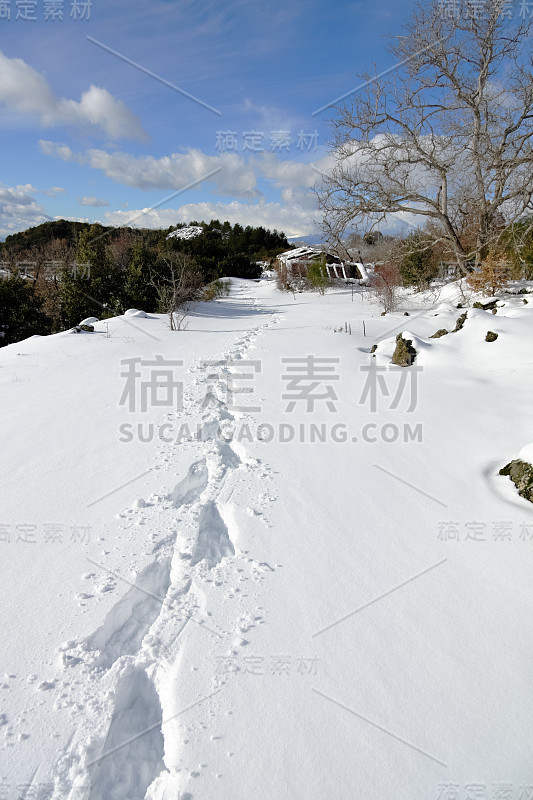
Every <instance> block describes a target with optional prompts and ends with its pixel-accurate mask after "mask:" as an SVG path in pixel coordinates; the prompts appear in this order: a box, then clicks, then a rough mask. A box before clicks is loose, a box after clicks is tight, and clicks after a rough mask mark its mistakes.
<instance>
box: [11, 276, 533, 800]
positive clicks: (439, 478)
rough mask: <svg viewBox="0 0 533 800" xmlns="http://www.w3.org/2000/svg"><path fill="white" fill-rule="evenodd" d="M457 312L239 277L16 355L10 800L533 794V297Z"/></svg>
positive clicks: (31, 344) (21, 347) (421, 798)
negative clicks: (405, 363)
mask: <svg viewBox="0 0 533 800" xmlns="http://www.w3.org/2000/svg"><path fill="white" fill-rule="evenodd" d="M454 301H455V302H457V301H456V299H455V298H453V297H452V296H449V297H447V296H444V297H443V298H441V301H439V303H440V304H436V305H435V307H434V308H432V309H430V310H427V309H425V310H423V309H421V308H416V307H414V306H413V307H411V308H408V310H409V312H410V316H409V317H404V316H403V313H402V312H399V313H397V314H391V315H387V316H386V317H381V316H380V314H379V309H377V307H376V306H373V305H371V304H370V303H369V301H368V300H366V299H363V296H361V295H359V294H356V295H355V297H354V299H353V300H352V296H351V290H347V291H344V290H332V291H331V292H328V293H327V294H326V296H325V297H320V296H318V295H311V294H297V295H296V297H293V296H292V295H286V294H281V293H279V292H277V290H276V289H275V288H274V284H273V283H272V282H267V281H263V282H261V283H255V282H251V281H250V282H248V281H241V280H234V281H233V286H232V292H231V295H230V296H229V297H227V298H222V299H220V300H217V301H216V302H213V303H206V304H200V305H198V306H196V308H195V309H194V311H193V313H192V314H191V317H190V322H189V327H188V328H187V330H185V331H180V332H175V333H173V332H170V331H169V329H168V325H167V320H166V318H165V317H164V316H163V315H156V314H148V315H147V316H146V317H142V316H140V317H139V316H136V317H127V316H124V317H118V318H115V319H113V320H110V321H109V324H108V325H107V324H104V323H95V326H94V327H95V331H94V333H80V334H72V333H63V334H57V335H55V336H50V337H43V338H38V337H34V338H32V339H29V340H26V341H25V342H22V343H19V344H15V345H11V346H9V347H6V348H3V349H2V350H0V385H1V397H2V414H1V417H0V441H1V444H2V453H3V458H2V467H1V475H0V485H1V487H2V506H1V508H2V512H1V518H0V523H1V526H0V548H1V549H0V553H1V564H2V581H1V590H0V591H1V597H2V605H1V607H0V615H1V619H0V636H1V641H0V645H1V660H2V667H1V669H0V681H1V686H0V702H1V708H0V721H1V722H2V723H3V724H2V725H1V726H0V748H1V749H0V787H2V789H3V790H5V791H4V795H5V797H6V798H8V800H15V798H18V797H25V798H30V797H32V798H33V797H34V798H37V797H40V798H45V797H47V798H50V797H53V798H54V800H67V798H69V800H74V798H76V800H115V799H117V800H118V799H119V798H120V799H121V800H126V798H127V800H141V799H142V798H150V799H151V800H170V799H171V798H172V800H177V798H182V800H184V798H195V800H212V798H217V799H223V800H230V799H231V800H236V799H240V798H243V800H244V798H246V799H248V798H250V797H254V798H258V799H259V800H271V798H274V797H276V798H298V799H299V798H309V797H313V798H314V797H321V798H322V797H324V798H342V799H344V798H347V799H348V798H350V800H351V798H356V797H357V798H359V797H360V798H365V800H367V798H380V800H393V799H394V800H396V798H400V797H401V798H409V800H429V799H431V798H435V799H436V798H439V797H441V798H446V797H452V796H454V795H453V794H450V792H453V791H455V792H456V795H455V796H456V797H468V796H469V795H468V792H470V796H473V797H475V796H477V797H482V796H483V795H482V794H480V793H479V792H481V791H485V793H486V796H487V797H491V796H492V795H491V792H493V791H494V786H499V785H501V786H504V784H505V785H507V786H509V785H510V786H511V787H512V792H513V795H512V796H513V797H516V798H518V797H520V796H521V797H523V798H527V797H528V796H531V791H532V789H533V769H532V764H531V758H530V744H529V743H530V741H531V736H532V734H533V721H532V718H531V713H530V708H531V705H532V702H533V689H532V681H531V670H530V664H531V659H532V657H533V637H532V627H533V626H532V619H533V613H532V612H533V596H532V589H531V569H532V565H533V514H532V507H531V504H529V503H527V502H526V501H525V500H523V499H522V498H520V497H519V496H518V494H517V492H516V490H515V488H514V486H513V484H512V483H511V481H510V480H509V479H508V478H504V477H501V476H499V475H498V470H499V468H500V467H501V466H503V465H504V464H506V463H507V462H508V461H510V460H511V459H512V458H516V457H518V454H519V452H520V451H521V449H522V448H523V447H524V446H526V445H527V444H528V443H530V442H531V441H532V440H533V435H532V425H531V393H532V388H533V378H532V366H533V356H532V350H531V338H532V332H533V304H529V305H526V304H524V303H523V301H522V299H521V298H519V297H517V298H512V299H508V300H506V301H505V305H504V306H503V307H500V308H499V309H498V313H497V314H496V315H492V314H491V313H490V312H486V311H482V310H469V311H468V315H467V319H466V321H465V324H464V327H463V328H462V330H460V331H458V332H457V333H449V334H448V335H446V336H443V337H441V338H438V339H432V338H430V336H431V335H432V334H433V333H434V332H435V331H436V330H438V329H441V328H446V329H448V330H452V329H453V328H454V327H455V321H456V318H457V317H458V316H459V315H460V314H461V313H462V311H460V310H457V309H456V308H455V302H454ZM363 321H364V322H365V329H366V337H365V336H363V324H362V323H363ZM345 323H347V325H350V326H351V330H352V334H351V335H348V334H347V333H344V332H341V331H340V328H341V327H342V328H344V325H345ZM489 330H490V331H493V332H495V333H497V334H498V338H497V340H496V341H494V342H486V341H485V336H486V333H487V331H489ZM106 331H108V334H109V335H107V333H106ZM402 331H406V332H409V337H408V338H411V339H412V340H413V344H414V346H415V348H416V349H417V352H418V355H417V359H416V362H415V365H414V366H413V367H410V368H407V369H404V370H402V369H401V368H391V367H390V357H391V355H392V350H393V348H394V344H395V337H396V335H397V334H398V333H399V332H402ZM406 336H407V333H406ZM378 342H381V344H380V345H379V347H378V350H377V351H376V356H375V358H373V357H372V356H371V355H370V352H369V351H370V347H371V345H372V344H375V343H378ZM176 362H178V363H176ZM180 362H181V363H180ZM128 376H129V378H128ZM476 785H477V786H478V789H475V786H476ZM454 787H455V788H454ZM472 787H474V788H472ZM479 787H481V788H479ZM528 787H529V788H528ZM474 789H475V791H478V794H477V795H475V794H472V793H473V791H474ZM528 791H529V792H530V794H529V795H528V794H527V793H526V792H528ZM24 792H25V794H24ZM446 792H448V794H446ZM520 792H522V795H520V794H519V793H520ZM508 796H509V795H508Z"/></svg>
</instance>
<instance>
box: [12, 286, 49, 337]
mask: <svg viewBox="0 0 533 800" xmlns="http://www.w3.org/2000/svg"><path fill="white" fill-rule="evenodd" d="M50 331H51V320H50V319H49V318H48V317H47V315H46V314H45V313H44V311H43V301H42V299H41V298H40V297H38V296H37V295H36V293H35V289H34V286H33V284H32V283H31V282H30V281H27V280H24V279H22V278H19V277H11V278H0V345H2V346H3V345H7V344H11V343H12V342H18V341H20V340H21V339H26V338H27V337H28V336H33V335H34V334H41V335H43V334H46V333H50Z"/></svg>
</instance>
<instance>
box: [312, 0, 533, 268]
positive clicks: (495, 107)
mask: <svg viewBox="0 0 533 800" xmlns="http://www.w3.org/2000/svg"><path fill="white" fill-rule="evenodd" d="M443 7H444V9H445V10H444V11H443V10H442V9H443ZM462 7H463V10H462V11H461V12H459V11H458V12H457V15H456V16H455V15H453V13H452V11H451V9H454V8H457V5H455V4H450V8H449V9H448V10H447V11H446V8H445V6H444V4H443V3H438V0H431V2H430V3H429V4H428V5H424V6H422V5H419V6H417V7H416V9H415V11H414V12H413V14H412V16H411V19H410V21H409V23H408V24H407V25H406V27H405V30H404V33H403V35H401V36H398V37H396V38H395V40H394V43H393V45H392V46H391V47H390V51H391V53H392V54H393V55H394V56H395V57H396V58H397V59H398V64H399V66H398V68H397V69H396V70H393V71H390V72H388V74H386V75H383V76H379V75H378V76H372V75H365V76H363V77H364V78H365V79H366V80H367V81H368V83H367V86H366V88H365V89H363V90H361V91H360V92H359V93H358V94H357V95H356V96H355V98H354V99H353V101H352V102H351V104H349V105H347V106H344V107H342V108H339V109H337V113H336V116H335V118H334V120H333V125H334V130H335V137H334V142H333V145H334V146H333V156H334V159H335V164H334V167H333V170H332V171H331V173H330V174H329V175H326V176H325V178H324V181H323V184H322V186H321V187H319V188H318V190H317V191H318V195H319V200H320V206H321V208H322V210H323V213H324V229H325V230H326V231H327V232H328V233H330V234H331V231H335V233H336V235H337V236H340V235H342V234H343V233H344V232H345V231H346V230H349V229H354V228H355V229H359V230H362V231H367V230H371V229H372V226H376V225H377V224H379V223H381V222H383V221H385V220H388V221H390V220H391V216H390V215H391V214H399V215H400V218H402V217H403V218H406V219H407V220H410V221H415V223H416V224H418V225H420V223H421V222H423V221H424V220H425V221H426V222H428V223H430V224H429V225H426V226H424V229H425V230H426V233H427V239H428V245H432V246H439V247H440V248H441V250H442V253H443V254H444V257H445V258H447V259H448V260H452V261H454V262H456V263H457V264H458V266H459V267H460V269H461V271H462V272H463V274H464V273H465V272H466V271H467V270H468V269H469V268H471V267H472V266H478V265H479V264H480V263H481V262H482V260H483V259H484V258H485V257H486V256H487V254H488V253H489V251H490V250H491V248H492V247H494V246H495V244H496V243H497V241H498V240H499V239H500V237H501V236H502V232H503V230H504V228H505V226H506V225H509V223H513V222H514V221H516V220H518V219H520V218H523V217H524V216H527V214H528V213H529V212H531V211H533V203H532V198H533V170H532V168H531V164H532V160H533V75H532V72H531V64H532V59H531V53H530V49H529V48H530V46H531V40H530V39H528V33H529V30H530V25H531V21H525V20H524V21H521V20H518V21H517V20H516V19H509V18H508V16H509V11H508V10H506V9H508V6H506V5H505V2H504V0H486V2H485V3H484V4H480V3H475V2H471V3H468V2H467V3H465V4H463V6H462ZM502 221H504V224H503V225H502ZM517 246H518V247H519V246H520V243H517Z"/></svg>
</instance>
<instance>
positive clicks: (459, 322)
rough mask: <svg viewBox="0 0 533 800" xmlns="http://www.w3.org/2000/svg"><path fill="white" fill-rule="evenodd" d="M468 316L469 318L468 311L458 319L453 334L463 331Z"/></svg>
mask: <svg viewBox="0 0 533 800" xmlns="http://www.w3.org/2000/svg"><path fill="white" fill-rule="evenodd" d="M467 316H468V311H465V313H464V314H461V316H460V317H457V320H456V321H455V328H454V329H453V331H452V333H457V331H460V330H461V328H462V327H463V325H464V324H465V322H466V318H467Z"/></svg>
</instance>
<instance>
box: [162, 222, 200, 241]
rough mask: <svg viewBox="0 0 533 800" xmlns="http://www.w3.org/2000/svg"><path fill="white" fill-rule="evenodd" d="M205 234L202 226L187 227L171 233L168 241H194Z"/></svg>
mask: <svg viewBox="0 0 533 800" xmlns="http://www.w3.org/2000/svg"><path fill="white" fill-rule="evenodd" d="M203 232H204V229H203V228H202V227H201V225H186V226H185V228H178V229H177V230H175V231H171V232H170V233H169V234H168V236H167V239H194V238H196V236H200V235H201V234H202V233H203Z"/></svg>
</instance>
